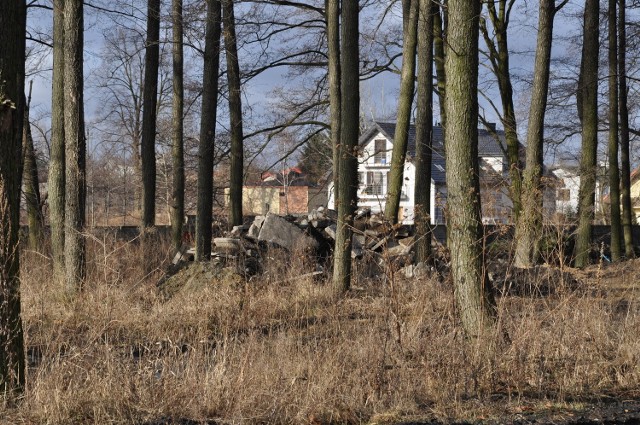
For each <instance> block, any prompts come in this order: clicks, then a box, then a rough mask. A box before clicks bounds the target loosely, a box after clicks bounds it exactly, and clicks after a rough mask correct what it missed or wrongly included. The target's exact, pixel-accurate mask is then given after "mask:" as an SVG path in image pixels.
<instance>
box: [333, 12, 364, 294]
mask: <svg viewBox="0 0 640 425" xmlns="http://www.w3.org/2000/svg"><path fill="white" fill-rule="evenodd" d="M331 1H336V0H331ZM358 15H359V8H358V2H355V1H345V2H343V3H342V44H341V52H340V58H341V67H340V69H341V75H340V82H341V85H340V92H341V99H340V100H341V102H340V111H341V113H340V116H341V120H342V124H341V127H340V145H339V146H340V149H339V161H340V166H339V170H340V175H339V177H338V178H339V179H340V182H339V185H338V186H339V188H340V192H339V193H337V194H336V201H337V206H338V222H337V228H336V244H335V249H334V253H333V256H334V257H333V290H334V294H335V295H336V296H340V295H341V294H343V293H344V292H346V291H347V290H349V288H350V286H351V245H352V242H351V237H352V233H353V232H352V226H353V215H354V212H355V209H356V206H357V202H358V201H357V196H358V194H357V188H358V158H357V154H358V153H357V148H358V131H359V108H360V89H359V85H360V78H359V46H358V42H359V33H358V22H359V16H358ZM329 25H337V24H336V23H329ZM333 59H335V58H333Z"/></svg>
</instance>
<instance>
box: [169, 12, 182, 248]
mask: <svg viewBox="0 0 640 425" xmlns="http://www.w3.org/2000/svg"><path fill="white" fill-rule="evenodd" d="M172 6H173V7H172V9H173V10H172V12H173V13H172V19H173V48H172V52H173V144H172V152H171V156H172V158H173V189H172V194H171V239H172V241H173V246H174V248H175V249H180V247H181V245H182V223H183V222H184V66H183V61H184V54H183V32H184V31H183V29H182V28H183V26H182V0H173V5H172Z"/></svg>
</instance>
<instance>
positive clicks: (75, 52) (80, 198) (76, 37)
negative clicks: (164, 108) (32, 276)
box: [64, 0, 86, 294]
mask: <svg viewBox="0 0 640 425" xmlns="http://www.w3.org/2000/svg"><path fill="white" fill-rule="evenodd" d="M83 21H84V20H83V2H82V0H66V1H65V5H64V134H65V170H66V173H65V194H66V195H65V240H64V260H65V274H66V278H65V282H66V287H67V291H68V292H69V293H70V294H73V293H75V292H76V291H78V290H80V289H81V287H82V283H83V281H84V278H85V273H86V259H85V241H84V236H83V234H82V232H83V230H84V224H85V199H86V167H85V165H86V141H85V135H84V107H83V83H84V74H83V31H84V25H83Z"/></svg>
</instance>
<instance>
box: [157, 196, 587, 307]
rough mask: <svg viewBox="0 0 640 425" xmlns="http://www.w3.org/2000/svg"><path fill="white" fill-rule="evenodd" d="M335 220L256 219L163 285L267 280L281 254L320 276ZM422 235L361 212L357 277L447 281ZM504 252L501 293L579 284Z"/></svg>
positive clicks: (499, 264) (497, 261)
mask: <svg viewBox="0 0 640 425" xmlns="http://www.w3.org/2000/svg"><path fill="white" fill-rule="evenodd" d="M336 219H337V216H336V212H335V211H333V210H327V209H324V208H322V207H320V208H318V209H315V210H313V211H312V212H311V213H309V214H308V215H307V216H302V217H294V216H280V215H277V214H271V213H268V214H266V215H264V216H257V217H255V219H254V220H253V221H252V222H251V223H247V224H245V225H243V226H235V227H234V228H233V229H232V230H231V231H229V232H226V233H225V234H224V236H221V237H216V238H214V239H213V253H212V256H211V261H210V262H208V263H207V264H206V268H205V269H203V270H199V269H197V273H196V272H193V273H192V272H190V271H189V270H185V269H188V268H190V267H191V266H190V265H189V264H190V262H191V261H193V255H192V254H193V249H186V248H185V250H184V252H179V253H177V254H176V256H175V258H174V261H173V264H172V266H171V267H170V270H169V272H168V274H167V276H165V278H163V281H162V282H160V283H159V286H161V287H162V286H165V284H164V282H166V281H167V280H169V279H172V278H171V276H173V275H174V274H176V273H182V274H184V275H185V276H183V277H181V276H175V277H176V278H177V279H172V280H171V282H178V281H179V282H182V281H186V282H187V284H189V285H191V286H194V287H195V286H197V285H196V283H194V282H193V281H195V280H202V279H205V280H206V281H207V282H205V284H210V283H211V282H212V279H213V277H214V275H215V276H218V275H219V273H220V272H221V271H222V272H223V275H224V276H230V275H234V276H235V278H234V279H240V280H242V281H246V280H248V279H251V278H252V277H253V276H265V275H264V273H265V272H266V271H268V270H269V268H268V267H266V266H265V265H266V263H267V261H270V260H271V259H273V258H280V257H278V256H277V255H275V256H274V255H273V254H274V252H276V251H280V252H282V253H284V255H285V257H284V258H286V256H289V257H290V258H303V259H304V260H305V261H307V260H308V261H309V262H311V264H313V265H315V271H314V272H311V273H309V275H312V276H319V275H321V274H323V272H324V270H327V269H328V268H329V267H330V265H331V256H332V253H333V249H334V245H335V240H336V230H337V227H336ZM418 237H420V236H419V235H413V234H411V231H410V229H409V228H408V227H407V226H402V225H394V226H391V225H389V223H388V222H385V221H384V220H383V218H382V217H381V216H380V215H379V214H375V213H372V212H371V211H370V210H369V209H360V210H358V211H357V212H356V215H355V219H354V225H353V239H352V247H351V257H352V258H353V259H354V271H355V273H357V275H358V276H359V277H363V278H380V277H384V276H388V272H389V271H393V272H394V273H396V275H398V274H399V275H403V276H405V277H407V278H418V277H423V276H428V275H432V274H434V272H435V275H436V276H437V278H438V279H439V280H440V281H442V280H443V279H444V280H446V277H447V275H448V274H449V264H448V253H447V251H446V250H443V249H438V248H436V250H435V255H434V260H433V264H432V265H428V264H425V263H418V264H416V263H415V261H414V249H413V248H414V245H415V243H416V240H417V239H416V238H418ZM499 254H504V255H503V256H504V257H505V258H502V257H501V256H500V255H498V254H496V253H494V254H493V255H492V257H493V258H492V259H491V260H489V261H488V263H487V277H488V279H489V283H490V284H491V285H492V286H493V287H494V288H495V289H496V291H497V293H498V294H502V295H505V294H510V295H522V294H529V295H536V294H537V295H549V294H553V293H555V292H556V291H558V290H562V289H563V288H573V287H575V286H576V280H575V279H573V278H572V277H571V276H570V275H569V274H567V273H566V272H561V271H558V270H555V269H554V268H551V267H548V266H537V267H534V268H531V269H516V268H514V267H512V265H511V262H510V258H509V256H508V255H507V253H505V252H502V251H500V253H499ZM277 261H280V260H277ZM214 280H215V279H214ZM173 291H175V289H173V288H170V289H169V292H173Z"/></svg>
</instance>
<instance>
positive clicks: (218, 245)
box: [213, 238, 244, 254]
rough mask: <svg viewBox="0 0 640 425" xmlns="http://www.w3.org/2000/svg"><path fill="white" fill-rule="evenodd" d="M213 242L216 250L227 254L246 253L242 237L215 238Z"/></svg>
mask: <svg viewBox="0 0 640 425" xmlns="http://www.w3.org/2000/svg"><path fill="white" fill-rule="evenodd" d="M213 244H214V245H215V251H216V252H222V253H226V254H238V253H244V247H243V246H242V243H241V242H240V239H237V238H213Z"/></svg>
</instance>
